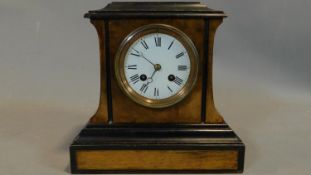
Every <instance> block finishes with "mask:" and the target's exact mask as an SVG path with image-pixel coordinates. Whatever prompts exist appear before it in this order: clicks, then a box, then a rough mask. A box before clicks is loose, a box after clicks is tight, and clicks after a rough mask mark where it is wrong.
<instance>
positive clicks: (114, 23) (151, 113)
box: [109, 19, 204, 123]
mask: <svg viewBox="0 0 311 175" xmlns="http://www.w3.org/2000/svg"><path fill="white" fill-rule="evenodd" d="M154 23H161V24H168V25H171V26H174V27H176V28H178V29H180V30H182V31H183V32H184V33H186V34H187V35H188V36H189V37H190V38H191V40H192V41H193V42H194V45H195V46H196V48H197V49H198V52H199V55H200V58H199V59H200V64H201V63H202V62H203V57H202V56H203V38H202V36H203V33H204V20H203V19H196V20H194V19H162V20H157V19H154V20H151V19H148V20H137V19H135V20H111V21H110V22H109V29H110V54H111V60H114V56H115V54H116V51H117V49H118V47H119V45H120V44H121V42H122V41H123V39H124V38H125V37H126V36H127V35H128V34H129V33H130V32H132V31H133V30H135V29H136V28H138V27H141V26H143V25H147V24H154ZM113 64H114V61H111V67H112V68H113V67H114V65H113ZM112 75H113V76H112V77H111V78H112V79H111V89H112V106H113V112H112V113H113V122H114V123H130V122H135V123H200V122H201V116H200V113H201V97H202V93H201V91H202V83H201V82H202V72H201V70H199V74H198V75H199V76H198V81H197V84H196V85H195V87H194V88H193V90H192V92H191V93H190V94H189V95H188V96H187V97H186V98H185V99H184V100H182V101H181V102H180V103H178V104H176V105H174V106H171V107H167V108H163V109H151V108H146V107H143V106H141V105H139V104H137V103H135V102H133V101H132V100H131V99H129V98H128V97H127V96H126V95H125V94H124V93H123V92H122V91H121V90H120V87H119V86H118V84H117V82H116V79H115V74H114V71H112Z"/></svg>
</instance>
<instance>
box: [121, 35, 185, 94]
mask: <svg viewBox="0 0 311 175" xmlns="http://www.w3.org/2000/svg"><path fill="white" fill-rule="evenodd" d="M190 68H191V61H190V58H189V54H188V52H187V50H186V48H185V46H184V45H183V44H182V43H181V42H180V41H179V40H178V39H177V38H175V37H173V36H172V35H168V34H164V33H150V34H147V35H144V36H142V37H141V38H139V39H137V40H136V41H134V42H133V43H132V45H130V46H129V47H128V51H127V52H126V54H125V58H124V73H125V78H126V80H127V82H128V84H129V86H130V87H131V89H132V90H134V91H135V92H136V93H138V94H140V95H141V96H143V97H145V98H148V99H153V100H158V99H165V98H169V97H171V96H174V95H175V94H176V93H178V92H179V91H180V90H181V89H182V88H183V86H184V85H185V84H186V82H187V80H188V78H189V74H190V71H191V70H190Z"/></svg>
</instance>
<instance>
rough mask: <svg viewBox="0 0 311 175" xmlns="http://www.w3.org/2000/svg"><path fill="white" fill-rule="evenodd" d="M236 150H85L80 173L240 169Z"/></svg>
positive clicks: (79, 158) (79, 159)
mask: <svg viewBox="0 0 311 175" xmlns="http://www.w3.org/2000/svg"><path fill="white" fill-rule="evenodd" d="M237 159H238V152H237V151H236V150H222V151H221V150H83V151H77V168H78V169H80V170H83V169H85V170H92V169H93V170H159V169H162V170H217V169H227V170H230V169H232V170H236V169H237V168H238V165H237Z"/></svg>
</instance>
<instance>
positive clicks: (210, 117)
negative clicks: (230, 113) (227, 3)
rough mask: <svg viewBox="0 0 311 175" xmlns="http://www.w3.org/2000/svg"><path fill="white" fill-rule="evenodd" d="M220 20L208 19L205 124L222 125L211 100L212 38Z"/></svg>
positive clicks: (221, 118) (221, 119)
mask: <svg viewBox="0 0 311 175" xmlns="http://www.w3.org/2000/svg"><path fill="white" fill-rule="evenodd" d="M221 23H222V19H210V20H209V28H208V31H209V32H208V35H209V36H208V53H209V54H208V58H207V68H206V69H207V94H206V118H205V122H206V123H223V122H224V119H223V117H222V116H221V115H220V114H219V113H218V111H217V109H216V107H215V104H214V98H213V49H214V38H215V33H216V30H217V28H218V26H219V25H220V24H221Z"/></svg>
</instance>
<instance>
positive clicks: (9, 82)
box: [0, 0, 311, 175]
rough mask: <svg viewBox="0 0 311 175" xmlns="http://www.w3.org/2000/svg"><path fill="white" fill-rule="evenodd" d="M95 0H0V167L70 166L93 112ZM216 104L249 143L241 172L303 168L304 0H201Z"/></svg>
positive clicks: (308, 113)
mask: <svg viewBox="0 0 311 175" xmlns="http://www.w3.org/2000/svg"><path fill="white" fill-rule="evenodd" d="M107 2H108V1H103V0H96V1H95V0H91V1H86V0H84V1H82V0H70V1H69V0H66V1H64V0H53V1H48V0H45V1H43V0H42V1H39V0H23V1H22V0H20V1H18V0H1V1H0V150H1V152H0V155H1V156H0V174H6V175H11V174H12V175H13V174H14V175H15V174H16V175H20V174H29V175H34V174H45V175H48V174H53V175H57V174H68V163H69V153H68V146H69V144H70V142H71V141H72V139H73V137H74V136H75V135H76V134H77V133H78V131H79V130H80V129H81V128H82V126H83V125H84V124H85V123H86V122H87V120H88V119H89V117H90V116H91V115H92V114H93V113H94V112H95V110H96V108H97V105H98V95H99V60H98V57H99V55H98V40H97V34H96V32H95V29H94V28H93V26H91V24H90V23H89V21H88V20H87V19H83V14H84V13H85V12H87V11H88V10H91V9H98V8H102V7H104V6H105V5H106V3H107ZM207 3H208V4H209V6H210V7H211V8H215V9H222V10H224V11H225V12H226V13H227V14H228V15H229V17H228V18H227V19H225V20H224V23H223V24H222V25H221V27H220V28H219V30H218V32H217V35H216V40H215V56H214V89H215V92H214V95H215V102H216V105H217V108H218V110H219V111H220V112H221V113H222V114H223V115H224V117H225V119H226V121H227V122H228V123H229V124H230V126H231V127H232V128H233V129H234V130H235V131H236V132H237V133H238V134H239V136H240V137H241V138H242V139H243V141H244V142H245V144H246V146H247V151H246V164H245V174H255V175H256V174H258V175H262V174H280V175H281V174H282V175H284V174H300V175H303V174H306V175H307V174H310V171H309V172H308V170H310V165H311V152H310V147H311V129H310V123H311V108H310V107H311V76H310V73H311V70H310V68H309V66H310V64H311V59H310V54H309V52H310V44H311V35H310V33H309V32H310V30H311V20H310V17H311V15H310V10H311V1H309V0H296V1H290V0H261V1H249V0H235V1H227V0H209V1H208V2H207Z"/></svg>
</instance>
